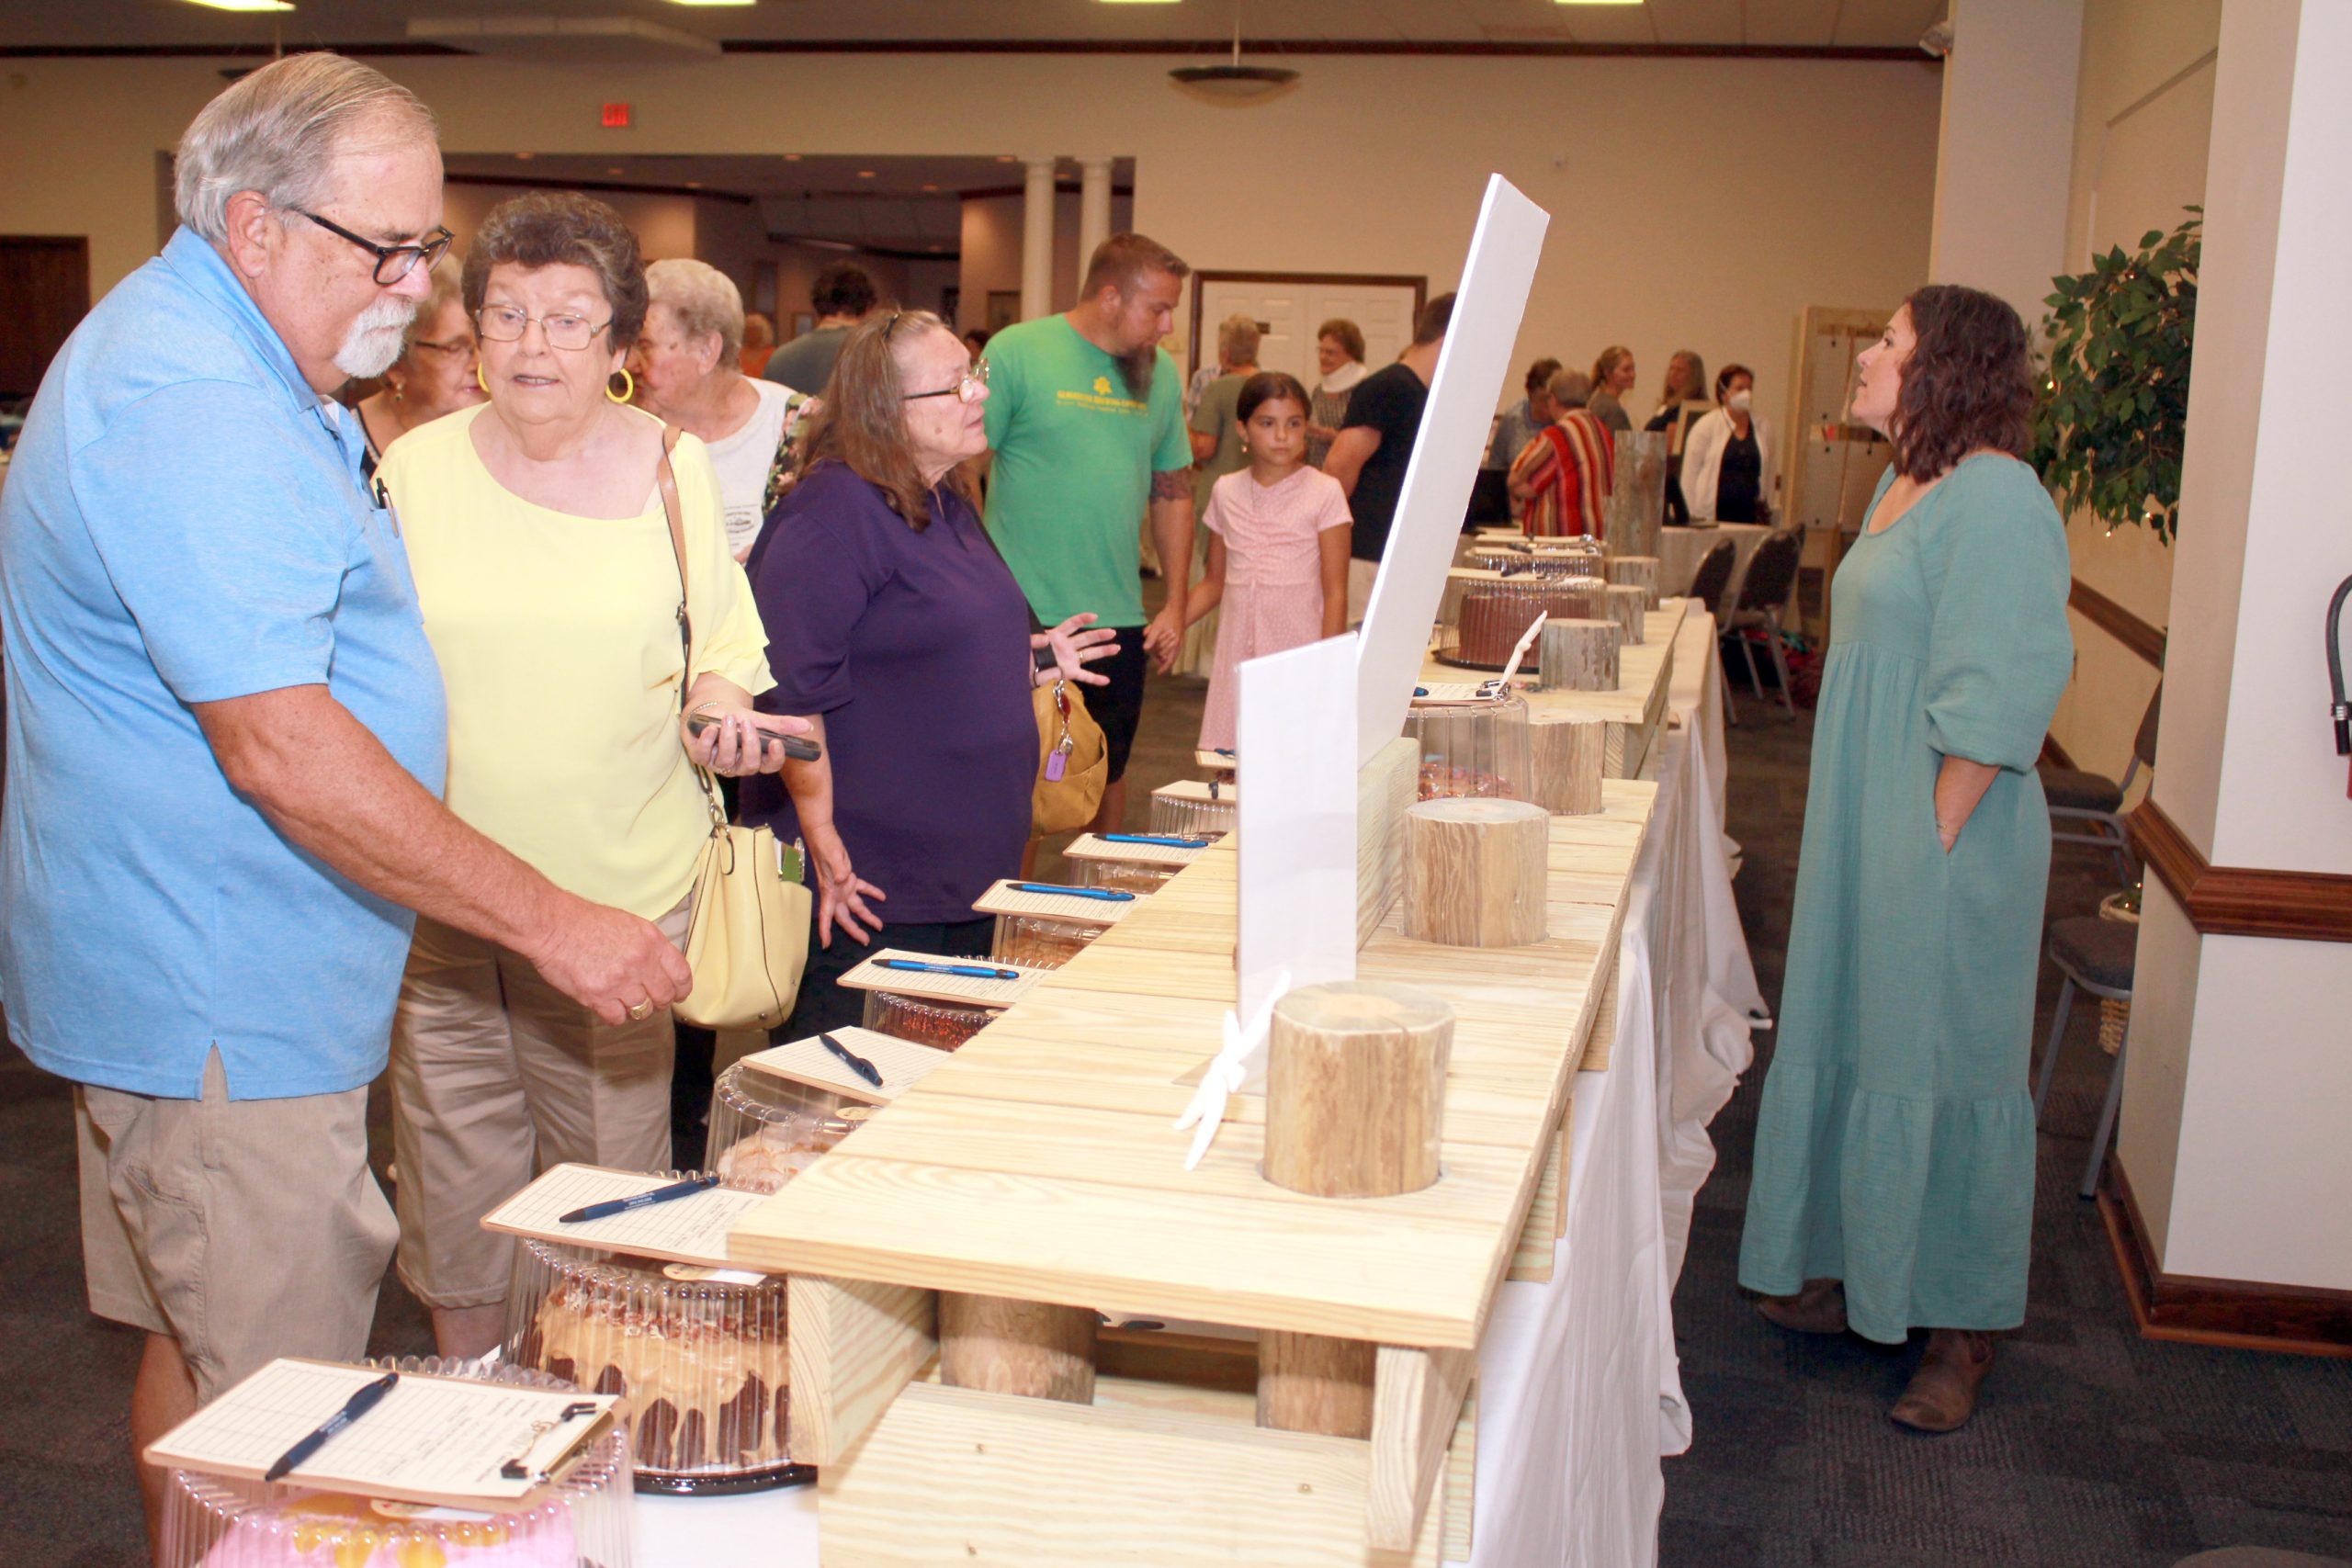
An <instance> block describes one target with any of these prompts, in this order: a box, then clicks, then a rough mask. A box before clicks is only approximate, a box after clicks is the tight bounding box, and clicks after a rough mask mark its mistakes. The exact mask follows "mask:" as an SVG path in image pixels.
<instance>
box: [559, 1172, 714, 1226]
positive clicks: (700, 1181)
mask: <svg viewBox="0 0 2352 1568" xmlns="http://www.w3.org/2000/svg"><path fill="white" fill-rule="evenodd" d="M716 1186H718V1177H716V1176H694V1177H689V1178H687V1179H685V1180H684V1181H676V1182H673V1183H671V1184H670V1185H669V1186H667V1187H656V1188H654V1189H653V1190H651V1191H650V1192H639V1194H638V1195H637V1196H635V1197H634V1198H611V1199H607V1200H605V1201H604V1202H602V1203H591V1204H589V1205H588V1206H587V1207H586V1208H584V1209H574V1210H572V1211H571V1213H568V1214H558V1215H557V1216H556V1223H557V1224H565V1225H576V1224H580V1223H581V1222H582V1221H583V1220H609V1219H611V1218H612V1217H613V1216H614V1215H615V1214H626V1213H628V1212H629V1211H630V1210H631V1209H643V1208H648V1207H650V1206H651V1205H653V1204H655V1203H667V1202H669V1201H671V1200H672V1199H673V1198H691V1197H693V1196H694V1195H695V1193H697V1192H707V1191H708V1190H710V1189H712V1188H714V1187H716Z"/></svg>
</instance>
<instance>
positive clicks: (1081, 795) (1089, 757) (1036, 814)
mask: <svg viewBox="0 0 2352 1568" xmlns="http://www.w3.org/2000/svg"><path fill="white" fill-rule="evenodd" d="M1032 695H1033V696H1034V697H1035V701H1036V705H1037V785H1036V788H1035V791H1033V792H1032V794H1031V795H1030V798H1029V836H1030V837H1031V838H1033V839H1042V838H1044V837H1046V835H1047V834H1049V833H1075V832H1076V831H1078V829H1080V828H1083V827H1085V826H1086V825H1087V824H1088V823H1089V822H1091V821H1093V820H1094V813H1095V810H1096V809H1097V808H1098V807H1101V806H1102V804H1103V790H1104V788H1106V787H1107V786H1108V784H1109V783H1110V779H1111V754H1110V751H1109V750H1108V749H1107V748H1106V746H1105V745H1104V743H1103V727H1102V726H1101V725H1099V724H1097V723H1095V722H1094V716H1093V715H1091V714H1090V713H1088V712H1087V711H1086V699H1085V698H1084V697H1082V696H1080V695H1079V692H1078V688H1077V687H1076V686H1073V685H1071V684H1070V683H1069V682H1068V681H1057V682H1054V683H1053V684H1052V685H1050V686H1039V687H1037V688H1036V689H1035V692H1034V693H1033V694H1032Z"/></svg>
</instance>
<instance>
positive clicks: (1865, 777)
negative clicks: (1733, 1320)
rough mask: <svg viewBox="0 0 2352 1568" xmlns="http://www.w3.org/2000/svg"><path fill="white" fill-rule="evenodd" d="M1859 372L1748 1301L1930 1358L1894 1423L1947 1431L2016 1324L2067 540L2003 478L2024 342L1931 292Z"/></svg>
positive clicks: (1992, 314) (1753, 1223)
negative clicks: (1853, 519)
mask: <svg viewBox="0 0 2352 1568" xmlns="http://www.w3.org/2000/svg"><path fill="white" fill-rule="evenodd" d="M1856 363H1857V370H1858V378H1857V385H1856V388H1855V391H1854V401H1853V417H1854V419H1855V420H1856V421H1857V422H1858V423H1863V424H1867V425H1869V426H1871V428H1872V429H1874V430H1879V431H1883V432H1884V433H1885V434H1887V435H1888V437H1890V438H1891V439H1892V440H1893V441H1894V466H1893V467H1892V468H1889V469H1888V470H1887V472H1886V476H1885V477H1884V478H1883V479H1880V480H1879V486H1878V493H1877V494H1876V495H1875V496H1873V497H1872V498H1871V507H1870V511H1869V512H1868V513H1866V514H1865V518H1866V520H1865V522H1864V525H1863V527H1862V532H1861V536H1860V538H1859V539H1858V540H1857V541H1856V542H1855V543H1854V544H1853V545H1852V546H1850V547H1849V548H1848V549H1847V552H1846V556H1845V559H1844V561H1843V562H1842V563H1841V564H1840V565H1839V566H1838V576H1837V579H1836V581H1834V582H1833V583H1832V584H1831V587H1830V595H1831V615H1830V621H1829V624H1830V626H1831V628H1832V633H1831V642H1830V645H1829V658H1828V660H1827V662H1826V665H1825V666H1824V670H1823V676H1822V682H1821V704H1820V716H1819V718H1818V720H1817V721H1816V722H1815V727H1814V738H1813V775H1812V783H1811V784H1810V786H1809V787H1808V790H1807V793H1806V795H1805V815H1804V853H1803V855H1802V857H1801V859H1800V861H1799V863H1798V868H1797V888H1796V910H1795V914H1794V918H1793V919H1792V925H1791V929H1790V935H1789V966H1788V979H1787V984H1786V986H1785V987H1784V989H1783V990H1782V992H1781V1028H1780V1035H1779V1045H1778V1048H1777V1049H1776V1051H1775V1052H1774V1055H1773V1058H1772V1063H1771V1066H1770V1070H1769V1072H1768V1073H1767V1075H1766V1077H1765V1079H1764V1097H1763V1100H1762V1104H1761V1107H1760V1109H1759V1111H1758V1117H1757V1127H1756V1166H1755V1171H1756V1174H1755V1179H1754V1181H1753V1183H1752V1184H1751V1185H1750V1187H1749V1188H1748V1192H1747V1232H1746V1234H1745V1235H1743V1236H1742V1237H1741V1240H1740V1249H1739V1281H1740V1283H1741V1284H1743V1285H1745V1286H1747V1288H1748V1289H1750V1290H1752V1291H1757V1292H1762V1293H1763V1295H1764V1296H1765V1297H1766V1299H1765V1300H1764V1301H1763V1302H1762V1303H1760V1310H1761V1311H1762V1313H1763V1314H1764V1315H1765V1316H1766V1317H1767V1318H1769V1319H1770V1321H1772V1322H1773V1323H1775V1324H1778V1325H1781V1327H1783V1328H1787V1329H1791V1330H1793V1331H1795V1332H1797V1333H1801V1334H1839V1333H1843V1332H1845V1331H1846V1330H1847V1329H1848V1328H1851V1329H1852V1330H1853V1331H1854V1332H1855V1333H1857V1334H1860V1335H1861V1336H1862V1337H1864V1338H1866V1339H1874V1340H1877V1341H1879V1342H1881V1343H1882V1344H1887V1345H1900V1344H1902V1343H1903V1342H1904V1341H1905V1339H1906V1338H1908V1337H1910V1334H1911V1332H1912V1330H1913V1329H1915V1328H1925V1329H1927V1330H1928V1344H1927V1348H1926V1351H1925V1353H1924V1354H1923V1355H1922V1357H1921V1358H1920V1361H1919V1366H1918V1370H1917V1372H1916V1373H1915V1374H1914V1375H1913V1377H1912V1379H1911V1383H1910V1386H1909V1387H1908V1388H1907V1389H1905V1391H1904V1393H1903V1396H1902V1397H1901V1398H1900V1399H1899V1400H1897V1401H1896V1402H1895V1404H1894V1407H1893V1409H1892V1410H1890V1411H1889V1412H1888V1414H1889V1415H1890V1416H1892V1417H1893V1418H1894V1420H1895V1421H1896V1422H1897V1423H1898V1424H1900V1425H1902V1426H1905V1427H1911V1428H1913V1429H1915V1430H1917V1431H1922V1432H1949V1431H1951V1430H1953V1429H1954V1428H1956V1427H1960V1426H1961V1425H1962V1423H1964V1422H1966V1421H1967V1420H1968V1418H1969V1416H1970V1415H1971V1413H1973V1411H1974V1409H1975V1407H1976V1394H1977V1388H1978V1385H1979V1384H1980V1383H1981V1382H1983V1381H1984V1378H1985V1373H1986V1372H1987V1371H1990V1370H1991V1367H1992V1364H1993V1336H1994V1335H1995V1334H1996V1333H1998V1332H2000V1331H2002V1330H2004V1329H2010V1328H2015V1327H2017V1326H2018V1325H2019V1324H2021V1323H2023V1322H2024V1321H2025V1301H2026V1275H2027V1265H2028V1260H2029V1257H2030V1244H2031V1241H2032V1224H2033V1165H2034V1129H2033V1122H2034V1118H2033V1100H2032V1098H2031V1096H2030V1095H2029V1094H2028V1093H2027V1092H2026V1060H2027V1056H2028V1055H2029V1054H2030V1051H2031V1050H2032V1032H2033V988H2034V978H2035V975H2036V972H2037V970H2038V968H2039V966H2040V958H2041V951H2040V950H2041V914H2042V899H2043V894H2044V892H2045V891H2046V888H2047V886H2048V883H2049V878H2050V807H2049V805H2048V803H2047V801H2045V800H2044V798H2043V796H2042V793H2041V780H2040V779H2039V777H2038V776H2037V775H2036V774H2035V773H2034V761H2035V758H2036V757H2037V756H2038V755H2039V754H2040V752H2041V741H2042V736H2043V733H2044V731H2045V730H2046V729H2047V728H2048V727H2049V724H2050V716H2051V715H2052V712H2054V711H2055V710H2056V708H2057V705H2058V697H2059V694H2061V693H2062V692H2064V690H2065V686H2066V682H2067V679H2068V677H2069V675H2070V674H2071V673H2072V671H2073V665H2074V637H2073V634H2072V633H2071V631H2070V630H2069V629H2068V627H2067V624H2066V592H2067V587H2068V584H2069V581H2070V579H2069V575H2068V573H2069V568H2068V565H2067V557H2066V536H2065V530H2064V526H2063V525H2061V524H2060V522H2059V520H2058V512H2057V509H2056V508H2055V507H2053V506H2052V505H2051V503H2050V495H2049V492H2048V491H2044V490H2043V489H2042V488H2041V479H2040V478H2039V477H2037V476H2036V475H2035V473H2034V471H2033V469H2032V468H2029V467H2028V466H2027V465H2026V464H2025V463H2024V462H2022V461H2020V459H2021V458H2022V457H2024V456H2025V452H2026V448H2027V446H2028V444H2029V436H2030V414H2031V411H2032V408H2033V382H2032V377H2033V370H2032V362H2031V358H2030V353H2029V350H2028V347H2027V338H2026V329H2025V324H2024V323H2023V322H2022V321H2018V313H2017V312H2016V311H2015V310H2011V309H2010V308H2009V307H2008V306H2007V304H2005V303H2003V302H2002V301H2001V300H1999V299H1995V298H1994V297H1993V296H1991V295H1989V294H1982V293H1979V292H1978V291H1976V290H1975V289H1973V288H1954V287H1951V286H1947V285H1938V286H1934V287H1930V288H1922V289H1920V290H1919V291H1918V292H1917V293H1915V294H1913V295H1912V296H1911V298H1910V299H1908V300H1906V301H1905V303H1904V305H1903V308H1902V309H1901V310H1897V311H1896V312H1895V314H1894V321H1893V322H1892V323H1890V324H1889V326H1888V327H1887V330H1886V333H1885V335H1884V336H1883V337H1882V338H1881V339H1880V340H1879V342H1878V344H1876V345H1875V346H1873V347H1871V348H1869V349H1866V350H1864V351H1863V353H1862V354H1861V355H1860V358H1859V360H1858V361H1857V362H1856Z"/></svg>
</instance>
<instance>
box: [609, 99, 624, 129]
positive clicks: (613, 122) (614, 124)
mask: <svg viewBox="0 0 2352 1568" xmlns="http://www.w3.org/2000/svg"><path fill="white" fill-rule="evenodd" d="M605 130H628V105H627V104H606V105H605Z"/></svg>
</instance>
